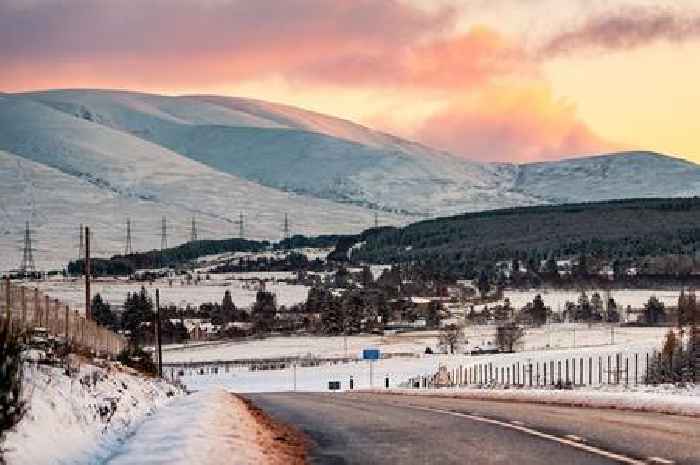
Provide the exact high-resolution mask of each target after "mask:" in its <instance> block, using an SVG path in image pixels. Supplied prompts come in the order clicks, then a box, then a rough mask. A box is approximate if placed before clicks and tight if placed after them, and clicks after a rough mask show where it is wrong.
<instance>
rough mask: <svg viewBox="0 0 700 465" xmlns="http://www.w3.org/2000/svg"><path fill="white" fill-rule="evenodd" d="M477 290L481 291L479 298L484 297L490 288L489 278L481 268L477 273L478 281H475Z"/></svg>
mask: <svg viewBox="0 0 700 465" xmlns="http://www.w3.org/2000/svg"><path fill="white" fill-rule="evenodd" d="M477 286H478V288H479V292H480V293H481V298H484V297H486V294H488V292H489V291H490V290H491V279H490V278H489V275H488V273H487V272H486V270H481V273H479V281H478V283H477Z"/></svg>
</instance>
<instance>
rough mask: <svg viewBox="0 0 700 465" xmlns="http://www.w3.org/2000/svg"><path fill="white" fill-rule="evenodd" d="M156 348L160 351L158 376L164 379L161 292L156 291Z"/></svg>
mask: <svg viewBox="0 0 700 465" xmlns="http://www.w3.org/2000/svg"><path fill="white" fill-rule="evenodd" d="M155 316H156V321H155V327H156V347H157V349H158V352H157V354H158V376H159V377H161V378H162V377H163V349H162V339H161V328H160V290H159V289H156V315H155Z"/></svg>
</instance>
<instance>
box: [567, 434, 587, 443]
mask: <svg viewBox="0 0 700 465" xmlns="http://www.w3.org/2000/svg"><path fill="white" fill-rule="evenodd" d="M564 437H565V438H567V439H571V440H572V441H576V442H584V441H585V439H583V438H582V437H581V436H576V435H575V434H567V435H566V436H564Z"/></svg>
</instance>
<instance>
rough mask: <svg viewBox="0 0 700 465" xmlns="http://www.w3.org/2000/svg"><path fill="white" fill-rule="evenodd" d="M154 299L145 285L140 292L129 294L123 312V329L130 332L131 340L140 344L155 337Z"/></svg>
mask: <svg viewBox="0 0 700 465" xmlns="http://www.w3.org/2000/svg"><path fill="white" fill-rule="evenodd" d="M153 318H154V313H153V300H151V297H150V296H149V295H148V293H146V288H144V287H143V286H142V287H141V290H140V291H139V292H134V293H133V294H132V293H129V294H127V296H126V300H125V301H124V313H123V314H122V329H124V330H125V331H128V332H129V337H130V339H131V341H132V342H133V343H134V344H136V345H140V344H143V343H144V342H146V341H149V340H152V338H153V334H152V333H153V331H152V328H153Z"/></svg>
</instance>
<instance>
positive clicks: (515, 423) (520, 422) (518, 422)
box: [510, 420, 524, 426]
mask: <svg viewBox="0 0 700 465" xmlns="http://www.w3.org/2000/svg"><path fill="white" fill-rule="evenodd" d="M510 423H511V424H513V425H520V426H523V425H524V423H523V422H522V421H518V420H513V421H511V422H510Z"/></svg>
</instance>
